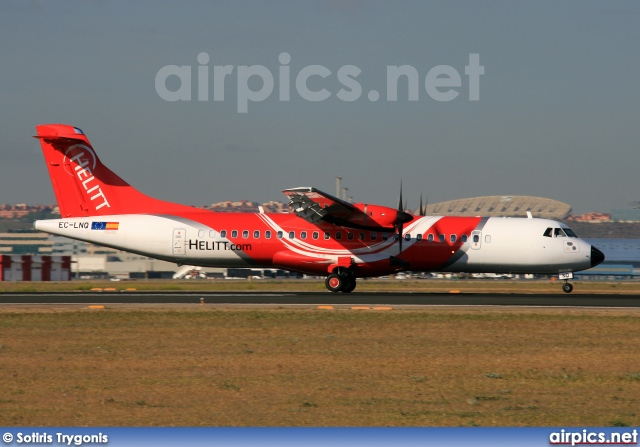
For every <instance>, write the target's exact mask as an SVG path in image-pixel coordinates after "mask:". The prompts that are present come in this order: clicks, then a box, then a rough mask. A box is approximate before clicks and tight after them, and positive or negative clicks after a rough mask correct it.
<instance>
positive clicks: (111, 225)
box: [91, 222, 120, 230]
mask: <svg viewBox="0 0 640 447" xmlns="http://www.w3.org/2000/svg"><path fill="white" fill-rule="evenodd" d="M119 227H120V222H91V229H92V230H117V229H118V228H119Z"/></svg>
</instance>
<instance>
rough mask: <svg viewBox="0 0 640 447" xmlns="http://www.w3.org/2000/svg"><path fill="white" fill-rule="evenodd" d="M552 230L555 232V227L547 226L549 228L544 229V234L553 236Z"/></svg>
mask: <svg viewBox="0 0 640 447" xmlns="http://www.w3.org/2000/svg"><path fill="white" fill-rule="evenodd" d="M552 232H553V228H547V229H546V230H545V231H544V234H543V236H545V237H551V233H552Z"/></svg>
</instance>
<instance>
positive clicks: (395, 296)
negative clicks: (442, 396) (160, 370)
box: [0, 292, 640, 308]
mask: <svg viewBox="0 0 640 447" xmlns="http://www.w3.org/2000/svg"><path fill="white" fill-rule="evenodd" d="M201 302H203V303H204V304H230V305H243V306H251V305H256V306H263V305H275V306H277V305H283V306H292V305H313V306H322V305H325V306H326V305H332V306H348V305H353V306H366V305H368V306H517V307H527V306H533V307H595V308H606V307H617V308H640V295H595V294H593V295H587V294H565V293H559V294H553V295H549V294H495V293H469V294H465V293H366V292H362V293H355V292H354V293H350V294H344V293H330V292H321V293H291V292H286V293H260V292H255V293H248V292H245V293H236V292H229V293H198V292H170V293H169V292H167V293H161V292H148V293H145V292H115V293H114V292H108V293H106V292H91V293H87V292H72V293H69V292H66V293H0V305H2V304H41V305H53V304H87V305H91V304H96V305H101V304H200V303H201Z"/></svg>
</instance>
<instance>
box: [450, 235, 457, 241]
mask: <svg viewBox="0 0 640 447" xmlns="http://www.w3.org/2000/svg"><path fill="white" fill-rule="evenodd" d="M449 240H450V241H451V242H455V241H456V235H455V234H452V235H451V236H449Z"/></svg>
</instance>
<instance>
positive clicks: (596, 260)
mask: <svg viewBox="0 0 640 447" xmlns="http://www.w3.org/2000/svg"><path fill="white" fill-rule="evenodd" d="M602 261H604V253H602V252H601V251H600V250H598V249H597V248H596V247H594V246H591V267H595V266H596V265H598V264H600V263H602Z"/></svg>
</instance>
